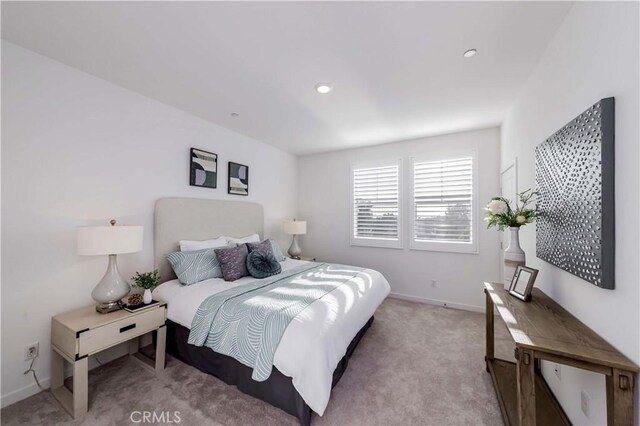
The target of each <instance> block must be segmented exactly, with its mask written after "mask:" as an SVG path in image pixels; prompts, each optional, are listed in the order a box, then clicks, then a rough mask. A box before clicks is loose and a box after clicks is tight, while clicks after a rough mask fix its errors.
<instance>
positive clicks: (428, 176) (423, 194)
mask: <svg viewBox="0 0 640 426" xmlns="http://www.w3.org/2000/svg"><path fill="white" fill-rule="evenodd" d="M473 163H474V159H473V156H464V157H462V156H461V157H459V158H453V159H445V160H439V161H415V160H414V161H413V176H412V177H413V182H412V187H413V191H412V192H413V194H412V195H413V197H412V199H413V205H412V213H411V248H413V249H422V250H436V251H451V252H462V253H476V252H477V247H478V244H477V236H476V232H475V227H476V213H475V182H474V181H475V179H474V168H473Z"/></svg>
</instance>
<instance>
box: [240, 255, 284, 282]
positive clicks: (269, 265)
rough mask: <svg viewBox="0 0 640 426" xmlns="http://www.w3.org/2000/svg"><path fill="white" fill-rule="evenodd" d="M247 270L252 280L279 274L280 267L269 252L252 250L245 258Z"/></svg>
mask: <svg viewBox="0 0 640 426" xmlns="http://www.w3.org/2000/svg"><path fill="white" fill-rule="evenodd" d="M247 270H248V271H249V273H250V274H251V276H252V277H254V278H267V277H270V276H272V275H276V274H279V273H280V272H281V271H282V266H280V263H279V262H278V260H277V259H276V258H275V256H274V255H273V253H271V252H270V251H262V250H254V251H252V252H251V253H249V255H248V256H247Z"/></svg>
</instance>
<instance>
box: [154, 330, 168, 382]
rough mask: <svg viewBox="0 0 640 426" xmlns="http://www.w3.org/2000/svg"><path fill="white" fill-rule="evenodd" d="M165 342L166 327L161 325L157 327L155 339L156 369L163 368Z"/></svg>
mask: <svg viewBox="0 0 640 426" xmlns="http://www.w3.org/2000/svg"><path fill="white" fill-rule="evenodd" d="M166 344H167V327H166V326H162V327H160V328H159V329H158V335H157V339H156V371H161V370H164V356H165V346H166Z"/></svg>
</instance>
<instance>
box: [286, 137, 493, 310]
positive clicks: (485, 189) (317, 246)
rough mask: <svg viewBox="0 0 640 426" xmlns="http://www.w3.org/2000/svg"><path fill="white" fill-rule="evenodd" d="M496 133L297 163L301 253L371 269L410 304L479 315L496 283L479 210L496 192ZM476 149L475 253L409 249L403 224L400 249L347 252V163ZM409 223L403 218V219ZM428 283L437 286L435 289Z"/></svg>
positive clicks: (304, 159)
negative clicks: (486, 289) (487, 288)
mask: <svg viewBox="0 0 640 426" xmlns="http://www.w3.org/2000/svg"><path fill="white" fill-rule="evenodd" d="M499 137H500V134H499V130H498V129H497V128H493V129H485V130H477V131H472V132H464V133H457V134H451V135H446V136H438V137H432V138H426V139H418V140H412V141H405V142H398V143H392V144H386V145H378V146H373V147H368V148H360V149H353V150H346V151H337V152H330V153H325V154H317V155H309V156H303V157H300V161H299V164H298V170H299V176H300V180H299V182H298V212H299V215H298V216H299V217H300V219H305V220H307V221H308V222H307V235H304V236H303V237H302V238H301V240H300V241H301V246H302V250H303V252H304V253H305V254H307V255H314V256H317V257H318V258H319V259H320V260H323V261H335V262H342V263H347V264H354V265H360V266H367V267H372V268H374V269H377V270H379V271H381V272H382V273H383V274H384V275H385V277H387V279H388V280H389V282H390V284H391V291H392V293H394V294H396V295H404V296H408V297H409V298H411V299H413V300H422V301H428V302H432V303H438V304H443V303H447V304H448V305H449V306H454V307H461V308H465V309H473V310H480V311H483V310H484V302H483V301H484V297H483V296H484V295H483V292H482V289H483V284H482V283H483V281H484V280H499V275H500V272H499V264H500V253H499V250H500V249H499V244H500V239H499V233H498V232H496V231H495V230H486V227H485V226H484V224H483V222H482V217H483V211H482V207H483V206H484V204H485V203H486V201H487V200H489V199H490V198H491V197H492V196H495V195H497V194H498V193H499V179H498V178H499V173H498V169H499V156H500V153H499ZM468 148H475V149H477V152H478V156H479V159H478V166H479V167H478V176H479V194H478V195H479V196H478V201H479V202H478V214H479V219H480V221H479V224H478V230H479V243H480V244H479V254H459V253H454V254H452V253H443V252H433V251H422V250H409V248H408V247H409V246H408V239H407V238H406V237H407V236H408V228H409V224H408V221H407V220H405V221H404V223H403V224H404V231H405V232H404V234H405V244H404V247H405V248H404V249H402V250H399V249H390V248H373V247H356V246H351V245H350V240H349V232H350V229H349V220H350V214H349V212H350V208H351V203H350V192H349V185H350V176H349V173H350V166H351V164H352V163H354V162H355V163H357V162H363V161H377V160H383V159H390V160H393V159H397V158H400V157H402V158H403V159H404V166H403V167H404V174H405V176H407V173H408V172H409V162H408V158H409V157H411V156H421V155H427V156H428V155H430V154H431V155H439V154H440V153H442V152H443V151H450V150H455V149H468ZM404 182H405V191H404V198H405V200H404V201H405V203H404V211H405V212H407V211H409V206H410V204H409V191H408V190H407V189H408V185H409V179H404ZM404 216H405V218H406V217H407V216H406V214H405V215H404ZM431 280H436V281H437V285H436V287H435V288H433V287H432V286H431Z"/></svg>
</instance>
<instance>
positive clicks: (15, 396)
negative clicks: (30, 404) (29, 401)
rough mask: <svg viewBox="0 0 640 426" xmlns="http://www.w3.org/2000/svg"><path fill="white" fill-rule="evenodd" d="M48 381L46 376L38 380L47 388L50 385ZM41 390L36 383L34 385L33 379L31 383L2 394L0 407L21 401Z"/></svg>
mask: <svg viewBox="0 0 640 426" xmlns="http://www.w3.org/2000/svg"><path fill="white" fill-rule="evenodd" d="M50 382H51V380H50V378H48V377H47V378H46V379H43V380H40V384H41V385H42V387H43V388H45V389H49V386H50V385H51V383H50ZM41 391H42V390H41V389H40V388H39V387H38V385H36V383H35V381H34V382H33V383H31V384H29V385H27V386H25V387H22V388H20V389H16V390H14V391H13V392H9V393H8V394H6V395H2V399H0V407H1V408H4V407H8V406H9V405H11V404H14V403H16V402H18V401H22V400H23V399H25V398H29V397H30V396H32V395H35V394H37V393H38V392H41Z"/></svg>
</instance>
